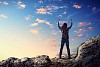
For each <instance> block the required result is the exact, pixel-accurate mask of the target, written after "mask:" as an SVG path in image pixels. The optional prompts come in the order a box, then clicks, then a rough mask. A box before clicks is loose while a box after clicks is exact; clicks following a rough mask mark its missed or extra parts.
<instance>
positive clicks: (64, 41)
mask: <svg viewBox="0 0 100 67" xmlns="http://www.w3.org/2000/svg"><path fill="white" fill-rule="evenodd" d="M65 43H66V48H67V53H68V58H70V49H69V40H68V39H62V40H61V47H60V52H59V58H61V55H62V50H63V47H64V44H65Z"/></svg>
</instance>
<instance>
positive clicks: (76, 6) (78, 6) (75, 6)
mask: <svg viewBox="0 0 100 67" xmlns="http://www.w3.org/2000/svg"><path fill="white" fill-rule="evenodd" d="M73 7H74V8H76V9H80V8H81V7H82V6H80V5H77V4H74V5H73Z"/></svg>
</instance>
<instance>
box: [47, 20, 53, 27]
mask: <svg viewBox="0 0 100 67" xmlns="http://www.w3.org/2000/svg"><path fill="white" fill-rule="evenodd" d="M45 23H46V24H47V25H49V26H50V27H53V25H52V24H51V23H50V22H48V21H46V22H45Z"/></svg>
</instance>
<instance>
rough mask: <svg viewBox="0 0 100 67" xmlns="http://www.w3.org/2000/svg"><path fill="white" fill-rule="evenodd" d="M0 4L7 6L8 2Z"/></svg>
mask: <svg viewBox="0 0 100 67" xmlns="http://www.w3.org/2000/svg"><path fill="white" fill-rule="evenodd" d="M0 4H2V5H5V6H6V5H8V4H9V3H8V2H6V1H4V2H0Z"/></svg>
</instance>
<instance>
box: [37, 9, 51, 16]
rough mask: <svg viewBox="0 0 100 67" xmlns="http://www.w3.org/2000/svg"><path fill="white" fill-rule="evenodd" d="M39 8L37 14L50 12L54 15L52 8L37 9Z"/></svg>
mask: <svg viewBox="0 0 100 67" xmlns="http://www.w3.org/2000/svg"><path fill="white" fill-rule="evenodd" d="M36 10H37V12H36V13H37V14H50V15H52V13H51V12H49V10H50V8H39V9H36Z"/></svg>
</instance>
